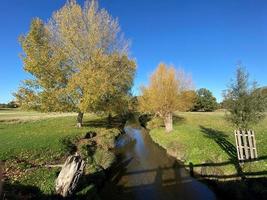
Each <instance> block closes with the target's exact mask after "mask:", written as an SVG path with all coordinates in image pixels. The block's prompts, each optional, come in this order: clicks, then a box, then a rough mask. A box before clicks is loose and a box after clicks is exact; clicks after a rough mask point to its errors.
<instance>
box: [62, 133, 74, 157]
mask: <svg viewBox="0 0 267 200" xmlns="http://www.w3.org/2000/svg"><path fill="white" fill-rule="evenodd" d="M77 141H78V137H77V136H66V137H63V138H61V139H60V144H61V150H62V151H64V152H66V153H68V154H70V155H71V154H73V153H75V152H76V151H77V147H76V144H75V143H76V142H77Z"/></svg>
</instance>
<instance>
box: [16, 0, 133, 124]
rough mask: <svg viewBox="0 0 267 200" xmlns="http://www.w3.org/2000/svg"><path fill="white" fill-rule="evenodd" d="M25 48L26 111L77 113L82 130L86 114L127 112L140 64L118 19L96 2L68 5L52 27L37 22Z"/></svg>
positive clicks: (72, 0)
mask: <svg viewBox="0 0 267 200" xmlns="http://www.w3.org/2000/svg"><path fill="white" fill-rule="evenodd" d="M21 44H22V48H23V50H24V54H23V63H24V69H25V71H27V72H29V73H30V74H31V75H32V76H33V79H31V80H27V81H25V82H24V85H23V86H22V87H21V88H20V89H19V91H18V92H17V94H16V96H17V99H18V100H19V101H20V102H21V104H22V105H24V107H26V108H33V109H39V110H42V111H76V112H78V117H77V121H78V126H81V124H82V119H83V113H84V112H87V111H90V112H123V111H124V110H125V108H127V102H128V99H129V96H130V89H131V87H132V84H133V78H134V74H135V68H136V64H135V61H134V60H133V59H131V58H130V57H129V55H128V46H129V42H128V41H127V40H126V39H125V38H124V37H123V34H122V32H121V30H120V27H119V23H118V20H117V19H113V18H112V17H111V16H110V15H109V14H108V12H107V11H106V10H104V9H99V8H98V3H97V2H96V1H86V3H85V4H84V6H83V7H81V6H80V5H79V4H78V3H77V2H76V1H75V0H70V1H68V2H67V3H66V4H65V5H64V6H63V7H62V8H61V9H60V10H58V11H56V12H55V13H54V14H53V16H52V17H51V19H50V20H49V21H48V23H43V22H42V21H41V20H39V19H35V20H33V22H32V25H31V29H30V31H29V33H28V34H27V35H25V36H22V39H21ZM118 104H120V105H121V106H118ZM122 105H125V107H123V106H122Z"/></svg>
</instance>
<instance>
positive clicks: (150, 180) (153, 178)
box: [100, 125, 216, 200]
mask: <svg viewBox="0 0 267 200" xmlns="http://www.w3.org/2000/svg"><path fill="white" fill-rule="evenodd" d="M125 132H126V134H125V135H123V136H122V137H121V138H119V140H118V143H117V151H118V154H119V155H120V157H121V159H120V162H119V163H118V165H117V166H116V167H115V168H114V169H113V176H112V177H111V179H110V180H109V181H108V182H107V183H106V184H105V187H104V189H103V190H102V191H101V194H100V196H101V197H102V198H103V199H116V200H119V199H125V200H126V199H127V200H130V199H147V200H150V199H162V200H163V199H164V200H169V199H170V200H172V199H194V200H195V199H203V200H204V199H205V200H210V199H216V197H215V195H214V193H213V192H212V191H211V190H210V189H209V188H208V187H207V186H206V185H204V184H202V183H200V182H198V181H197V180H195V179H194V178H192V177H190V176H189V174H188V172H187V171H186V170H185V169H184V168H183V167H181V166H180V165H179V164H178V163H177V162H176V160H175V159H173V158H172V157H170V156H168V155H167V154H166V151H165V150H164V149H162V148H161V147H159V146H158V145H157V144H155V143H154V142H153V141H152V139H151V138H150V136H149V135H148V133H147V132H146V131H145V129H143V128H141V127H138V126H135V127H134V126H129V125H128V126H126V127H125Z"/></svg>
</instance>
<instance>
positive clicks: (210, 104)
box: [193, 88, 218, 112]
mask: <svg viewBox="0 0 267 200" xmlns="http://www.w3.org/2000/svg"><path fill="white" fill-rule="evenodd" d="M217 107H218V104H217V101H216V98H215V97H214V96H213V95H212V93H211V91H209V90H208V89H206V88H201V89H199V90H197V98H196V102H195V104H194V106H193V111H204V112H210V111H214V110H216V109H217Z"/></svg>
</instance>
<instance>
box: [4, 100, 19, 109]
mask: <svg viewBox="0 0 267 200" xmlns="http://www.w3.org/2000/svg"><path fill="white" fill-rule="evenodd" d="M18 107H19V104H18V103H17V102H16V101H10V102H9V103H0V108H18Z"/></svg>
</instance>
